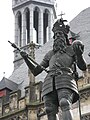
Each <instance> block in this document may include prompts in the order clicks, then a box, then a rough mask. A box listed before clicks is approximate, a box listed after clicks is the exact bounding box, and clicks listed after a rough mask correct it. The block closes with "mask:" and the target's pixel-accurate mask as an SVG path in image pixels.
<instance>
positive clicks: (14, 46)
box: [8, 41, 48, 73]
mask: <svg viewBox="0 0 90 120" xmlns="http://www.w3.org/2000/svg"><path fill="white" fill-rule="evenodd" d="M8 42H9V43H10V44H11V46H12V47H13V48H15V49H17V50H18V51H19V52H21V51H22V50H21V49H20V48H19V47H18V46H17V45H16V44H14V43H12V42H10V41H8ZM25 54H26V56H27V58H28V59H29V60H31V61H32V62H33V63H34V64H35V65H37V66H40V67H41V68H42V69H43V70H44V71H45V72H46V73H48V70H47V69H46V68H45V67H43V66H41V65H39V64H38V63H37V62H36V61H35V60H34V59H33V58H32V57H31V56H30V55H29V54H27V53H26V52H25ZM22 57H23V56H22Z"/></svg>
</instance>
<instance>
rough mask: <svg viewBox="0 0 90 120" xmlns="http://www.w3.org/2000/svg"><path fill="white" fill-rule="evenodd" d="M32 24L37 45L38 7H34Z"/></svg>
mask: <svg viewBox="0 0 90 120" xmlns="http://www.w3.org/2000/svg"><path fill="white" fill-rule="evenodd" d="M33 17H34V19H33V20H34V22H33V26H34V28H35V31H36V43H39V40H38V26H39V8H38V7H35V10H34V16H33Z"/></svg>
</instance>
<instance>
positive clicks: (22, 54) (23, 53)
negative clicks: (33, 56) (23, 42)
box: [20, 51, 28, 57]
mask: <svg viewBox="0 0 90 120" xmlns="http://www.w3.org/2000/svg"><path fill="white" fill-rule="evenodd" d="M20 54H21V56H22V57H27V56H28V54H27V53H26V52H24V51H20Z"/></svg>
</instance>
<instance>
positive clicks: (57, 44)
mask: <svg viewBox="0 0 90 120" xmlns="http://www.w3.org/2000/svg"><path fill="white" fill-rule="evenodd" d="M65 47H66V44H65V41H63V39H61V38H57V39H56V40H54V43H53V51H54V52H58V51H64V48H65Z"/></svg>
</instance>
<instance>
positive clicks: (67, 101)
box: [59, 90, 73, 120]
mask: <svg viewBox="0 0 90 120" xmlns="http://www.w3.org/2000/svg"><path fill="white" fill-rule="evenodd" d="M71 100H72V95H71V92H69V91H68V90H67V91H66V90H65V91H62V90H61V92H60V94H59V105H60V108H61V110H62V118H63V120H73V115H72V112H71V104H72V101H71Z"/></svg>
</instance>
